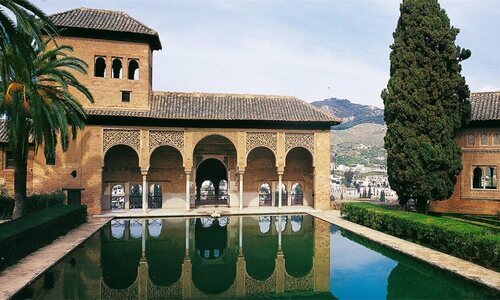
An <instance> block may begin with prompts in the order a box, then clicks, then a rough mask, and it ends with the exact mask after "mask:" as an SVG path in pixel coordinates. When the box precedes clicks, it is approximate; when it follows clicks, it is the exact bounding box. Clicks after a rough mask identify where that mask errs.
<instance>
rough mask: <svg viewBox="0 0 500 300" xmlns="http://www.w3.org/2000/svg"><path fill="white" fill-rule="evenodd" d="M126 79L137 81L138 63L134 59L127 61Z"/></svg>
mask: <svg viewBox="0 0 500 300" xmlns="http://www.w3.org/2000/svg"><path fill="white" fill-rule="evenodd" d="M128 79H132V80H139V63H138V62H137V60H136V59H129V61H128Z"/></svg>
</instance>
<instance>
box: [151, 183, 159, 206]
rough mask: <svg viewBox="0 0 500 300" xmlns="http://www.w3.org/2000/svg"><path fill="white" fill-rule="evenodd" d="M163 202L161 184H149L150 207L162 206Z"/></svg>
mask: <svg viewBox="0 0 500 300" xmlns="http://www.w3.org/2000/svg"><path fill="white" fill-rule="evenodd" d="M161 204H162V194H161V185H159V184H157V183H153V184H152V185H150V186H149V197H148V207H149V208H161Z"/></svg>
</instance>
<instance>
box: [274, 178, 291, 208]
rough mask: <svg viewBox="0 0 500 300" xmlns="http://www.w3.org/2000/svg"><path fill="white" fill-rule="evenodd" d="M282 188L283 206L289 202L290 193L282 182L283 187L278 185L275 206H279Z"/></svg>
mask: <svg viewBox="0 0 500 300" xmlns="http://www.w3.org/2000/svg"><path fill="white" fill-rule="evenodd" d="M280 190H281V206H285V205H286V203H287V201H286V200H287V197H288V193H287V191H286V186H285V185H284V184H283V183H282V184H281V188H280V186H279V185H278V186H277V187H276V192H275V193H274V206H278V201H279V191H280Z"/></svg>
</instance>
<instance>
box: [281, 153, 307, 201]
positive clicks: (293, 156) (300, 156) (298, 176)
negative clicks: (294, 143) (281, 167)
mask: <svg viewBox="0 0 500 300" xmlns="http://www.w3.org/2000/svg"><path fill="white" fill-rule="evenodd" d="M313 179H314V168H313V157H312V155H311V152H309V150H307V149H305V148H302V147H296V148H293V149H292V150H290V151H289V152H288V153H287V155H286V160H285V172H284V173H283V181H286V182H293V183H294V185H293V186H292V190H291V199H290V202H291V205H309V206H313V204H314V200H313V190H314V186H313V181H314V180H313Z"/></svg>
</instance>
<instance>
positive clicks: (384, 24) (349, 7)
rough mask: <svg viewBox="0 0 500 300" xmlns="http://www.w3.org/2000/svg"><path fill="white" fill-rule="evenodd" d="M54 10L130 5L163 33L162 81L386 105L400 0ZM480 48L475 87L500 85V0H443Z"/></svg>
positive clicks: (120, 1)
mask: <svg viewBox="0 0 500 300" xmlns="http://www.w3.org/2000/svg"><path fill="white" fill-rule="evenodd" d="M33 2H34V3H35V4H36V5H38V6H39V7H40V8H41V9H42V10H44V11H45V12H46V13H49V14H51V13H55V12H60V11H64V10H68V9H72V8H76V7H92V8H103V9H113V10H122V11H125V12H127V13H129V14H130V15H131V16H133V17H134V18H136V19H138V20H139V21H141V22H143V23H145V24H146V25H148V26H150V27H152V28H153V29H155V30H156V31H157V32H158V33H159V34H160V39H161V42H162V45H163V50H161V51H157V52H155V56H154V67H153V68H154V71H153V72H154V74H153V80H154V82H153V87H154V89H155V90H164V91H186V92H193V91H197V92H227V93H246V94H279V95H292V96H297V97H299V98H301V99H304V100H306V101H316V100H322V99H325V98H329V97H337V98H347V99H350V100H352V101H354V102H357V103H362V104H370V105H376V106H380V107H382V100H381V99H380V92H381V90H382V89H383V88H384V87H385V86H386V84H387V80H388V77H389V53H390V49H389V45H390V44H391V43H392V32H393V31H394V29H395V27H396V23H397V19H398V17H399V3H400V1H396V0H395V1H393V0H378V1H377V0H372V1H369V0H350V1H348V0H345V1H334V0H329V1H149V0H141V1H139V0H136V1H132V0H128V1H124V0H113V1H109V0H108V1H103V0H101V1H88V0H85V1H84V0H65V1H62V0H37V1H33ZM440 3H441V6H442V7H443V8H444V9H446V11H447V13H448V16H449V17H450V19H451V22H452V25H454V26H455V27H458V28H460V30H461V32H460V34H459V36H458V39H457V43H458V44H459V45H460V46H462V47H465V48H469V49H471V51H472V57H471V58H470V59H468V60H467V61H465V62H463V72H462V74H463V75H464V76H465V77H466V79H467V82H468V84H469V86H470V88H471V90H472V91H490V90H496V91H499V90H500V58H499V53H500V51H499V50H500V38H499V37H500V1H498V0H447V1H445V0H441V1H440Z"/></svg>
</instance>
